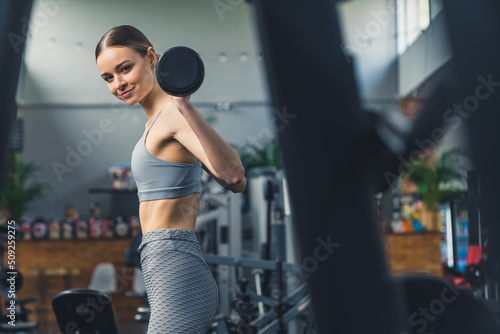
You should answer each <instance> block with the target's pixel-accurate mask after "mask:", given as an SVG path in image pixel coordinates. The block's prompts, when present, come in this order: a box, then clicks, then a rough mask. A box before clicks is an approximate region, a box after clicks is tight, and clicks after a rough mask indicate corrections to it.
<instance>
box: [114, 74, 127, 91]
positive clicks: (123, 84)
mask: <svg viewBox="0 0 500 334" xmlns="http://www.w3.org/2000/svg"><path fill="white" fill-rule="evenodd" d="M126 86H127V82H126V81H125V80H123V78H122V77H117V78H116V80H115V88H116V89H117V90H123V89H124V88H125V87H126Z"/></svg>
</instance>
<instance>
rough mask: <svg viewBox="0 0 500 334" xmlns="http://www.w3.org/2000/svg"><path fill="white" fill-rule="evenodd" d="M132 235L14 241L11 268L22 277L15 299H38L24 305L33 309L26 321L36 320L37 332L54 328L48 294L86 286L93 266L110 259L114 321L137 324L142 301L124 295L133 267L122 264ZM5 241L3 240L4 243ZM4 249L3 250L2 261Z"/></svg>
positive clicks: (121, 326)
mask: <svg viewBox="0 0 500 334" xmlns="http://www.w3.org/2000/svg"><path fill="white" fill-rule="evenodd" d="M131 242H132V238H131V237H129V238H123V239H88V240H78V239H75V240H16V254H15V267H16V270H17V271H19V272H21V274H22V276H23V283H22V287H21V289H20V290H19V291H17V298H26V297H31V296H38V297H39V298H40V300H39V301H37V302H34V303H30V304H27V307H28V308H29V309H31V310H33V311H34V313H33V314H30V316H29V319H30V321H36V322H38V323H39V326H40V328H39V330H38V331H37V332H38V333H49V331H48V330H47V329H48V328H51V329H53V328H57V325H56V319H55V315H54V312H53V310H52V304H51V302H52V297H53V296H54V295H56V294H57V293H59V292H61V291H63V290H66V289H71V288H87V287H88V286H89V283H90V280H91V276H92V273H93V270H94V267H95V266H96V265H97V264H98V263H101V262H111V263H113V265H114V266H115V270H116V274H117V286H118V291H117V292H116V293H112V294H110V297H111V301H112V306H113V310H114V314H115V320H116V323H117V325H118V326H119V330H120V328H123V327H127V326H128V325H127V323H128V324H130V325H137V323H136V322H135V320H134V315H135V313H136V312H135V311H136V308H137V307H138V306H140V305H142V304H144V300H143V299H140V298H128V297H126V296H125V293H126V291H131V290H132V280H133V274H134V268H129V267H125V265H124V262H125V250H126V249H128V248H129V247H130V244H131ZM5 244H6V242H4V245H5ZM6 260H7V250H5V251H4V263H6V262H5V261H6Z"/></svg>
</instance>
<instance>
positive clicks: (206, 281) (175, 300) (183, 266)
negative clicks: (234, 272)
mask: <svg viewBox="0 0 500 334" xmlns="http://www.w3.org/2000/svg"><path fill="white" fill-rule="evenodd" d="M137 250H138V251H139V252H140V255H141V267H142V273H143V275H144V283H145V286H146V294H147V298H148V303H149V307H150V310H151V313H150V317H149V323H148V330H147V333H148V334H167V333H172V334H174V333H175V334H180V333H182V334H205V333H206V332H207V331H208V329H209V328H210V326H211V324H212V322H213V319H214V316H215V314H216V312H217V309H218V305H219V290H218V288H217V284H216V282H215V280H214V278H213V276H212V273H211V272H210V268H209V267H208V265H207V263H206V262H205V259H204V257H203V251H202V249H201V245H200V243H199V242H198V239H197V237H196V234H195V233H194V232H193V231H189V230H178V229H157V230H152V231H149V232H147V233H146V234H144V235H143V236H142V241H141V244H140V245H139V248H138V249H137Z"/></svg>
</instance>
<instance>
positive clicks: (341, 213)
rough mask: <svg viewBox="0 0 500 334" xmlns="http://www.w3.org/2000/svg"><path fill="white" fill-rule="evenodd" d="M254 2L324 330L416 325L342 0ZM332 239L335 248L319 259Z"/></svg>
mask: <svg viewBox="0 0 500 334" xmlns="http://www.w3.org/2000/svg"><path fill="white" fill-rule="evenodd" d="M252 2H253V3H254V5H255V6H254V9H255V18H256V22H257V28H258V33H259V37H260V44H261V48H262V51H263V55H264V61H265V67H266V72H267V78H268V83H269V88H270V93H271V97H272V101H273V108H274V111H273V115H272V116H273V117H274V119H275V120H276V122H275V123H276V124H275V125H276V127H277V135H278V139H279V145H280V149H281V152H282V158H283V165H284V169H285V173H286V177H287V179H288V180H289V194H290V201H291V204H292V205H291V206H292V209H293V214H294V220H293V221H294V224H295V226H294V228H295V229H296V230H297V235H298V236H300V237H299V242H300V250H301V255H302V256H303V258H304V260H306V259H312V260H311V261H309V262H308V263H310V267H309V268H308V269H309V272H308V275H309V276H308V282H309V286H310V293H311V296H312V309H313V314H314V315H315V316H316V317H317V319H316V321H315V322H316V324H317V327H318V331H319V333H332V331H334V332H335V333H399V332H404V331H405V330H406V331H408V330H407V328H408V326H409V325H408V322H407V321H405V320H407V317H405V316H403V315H404V314H405V310H404V307H402V305H404V303H403V304H402V305H399V304H398V302H399V301H398V300H397V298H398V296H397V295H396V292H395V286H394V285H393V284H392V280H391V278H390V276H389V273H388V269H387V263H386V258H385V254H384V251H383V248H382V241H381V238H380V233H379V230H378V228H377V224H376V220H375V217H374V214H373V212H372V209H371V201H372V198H371V196H372V189H373V187H372V185H371V184H369V183H368V182H367V180H366V176H367V175H368V173H369V170H370V165H371V164H373V162H374V159H373V152H372V150H370V149H367V147H369V146H371V145H372V144H371V142H370V140H371V139H372V138H373V137H372V133H371V131H372V130H373V124H371V123H370V119H369V116H368V115H367V113H366V112H364V111H363V110H361V107H360V104H359V98H358V93H357V86H356V83H355V79H354V72H353V67H352V64H351V63H349V62H348V61H347V60H346V57H345V55H344V53H343V50H342V47H341V45H342V40H341V37H340V36H341V34H340V28H339V20H338V17H337V12H336V7H335V6H336V2H335V1H323V0H314V1H300V0H273V1H268V0H254V1H252ZM324 244H328V245H329V246H327V247H329V248H328V250H327V252H328V253H327V256H325V257H323V258H322V260H321V261H319V260H317V261H315V260H314V259H315V258H314V257H315V251H316V250H317V249H318V247H320V248H321V247H322V245H324ZM332 244H335V245H337V247H338V248H336V249H333V248H332V246H331V245H332ZM317 254H319V253H318V252H317V253H316V255H317ZM321 254H322V255H325V252H323V253H321ZM405 318H406V319H405Z"/></svg>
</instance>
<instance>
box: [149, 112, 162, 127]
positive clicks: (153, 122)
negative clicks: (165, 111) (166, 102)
mask: <svg viewBox="0 0 500 334" xmlns="http://www.w3.org/2000/svg"><path fill="white" fill-rule="evenodd" d="M160 113H161V110H160V111H159V112H158V113H157V114H156V116H155V118H154V119H153V121H152V122H151V124H150V125H149V127H148V131H147V132H149V130H150V129H151V127H152V126H153V124H155V121H156V119H157V118H158V116H160Z"/></svg>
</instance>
